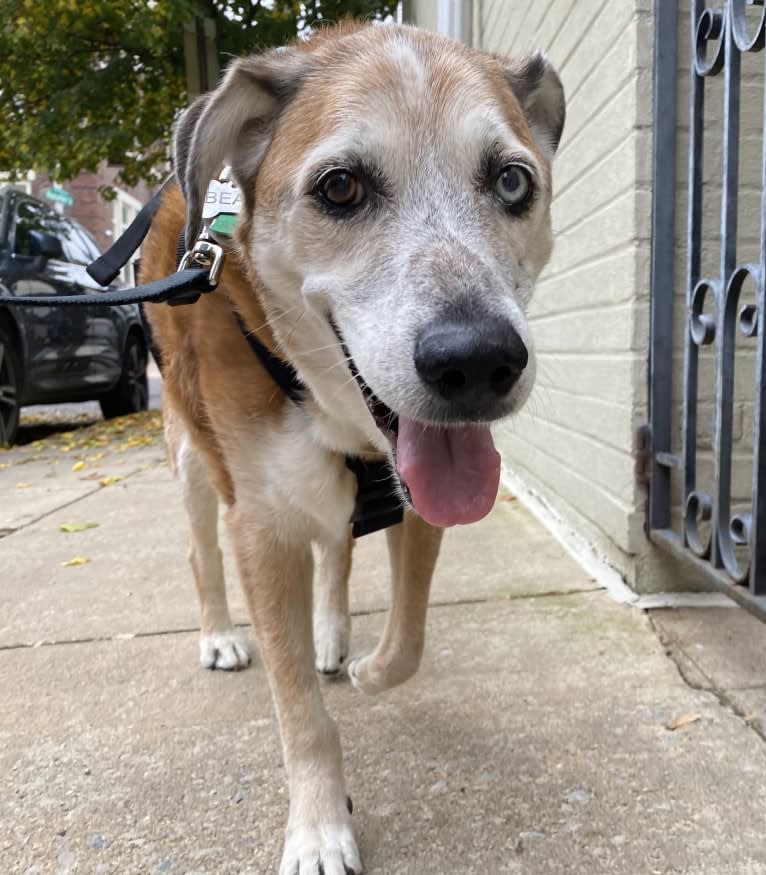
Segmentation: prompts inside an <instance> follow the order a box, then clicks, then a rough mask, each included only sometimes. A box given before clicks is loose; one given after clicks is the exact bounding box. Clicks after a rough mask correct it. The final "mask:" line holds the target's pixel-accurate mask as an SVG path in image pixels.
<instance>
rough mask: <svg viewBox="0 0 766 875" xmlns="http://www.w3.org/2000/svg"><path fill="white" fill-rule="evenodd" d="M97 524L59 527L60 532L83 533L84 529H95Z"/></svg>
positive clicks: (65, 524)
mask: <svg viewBox="0 0 766 875" xmlns="http://www.w3.org/2000/svg"><path fill="white" fill-rule="evenodd" d="M97 528H98V523H62V524H61V525H60V526H59V531H61V532H84V531H85V530H86V529H97Z"/></svg>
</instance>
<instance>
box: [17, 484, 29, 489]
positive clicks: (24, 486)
mask: <svg viewBox="0 0 766 875" xmlns="http://www.w3.org/2000/svg"><path fill="white" fill-rule="evenodd" d="M31 485H32V484H31V483H17V484H16V489H29V487H30V486H31Z"/></svg>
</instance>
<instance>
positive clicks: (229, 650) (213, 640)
mask: <svg viewBox="0 0 766 875" xmlns="http://www.w3.org/2000/svg"><path fill="white" fill-rule="evenodd" d="M199 661H200V662H201V663H202V666H203V668H209V669H220V670H221V671H241V670H242V669H243V668H247V667H248V665H250V650H249V648H248V645H247V644H246V643H245V641H244V640H243V638H242V637H241V636H240V635H239V634H238V633H237V632H235V631H234V629H228V630H227V631H226V632H216V633H214V634H212V635H202V636H200V639H199Z"/></svg>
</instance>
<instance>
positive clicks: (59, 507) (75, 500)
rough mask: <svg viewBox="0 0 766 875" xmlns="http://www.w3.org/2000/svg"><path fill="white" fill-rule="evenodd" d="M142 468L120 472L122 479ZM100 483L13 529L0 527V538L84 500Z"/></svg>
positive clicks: (22, 529)
mask: <svg viewBox="0 0 766 875" xmlns="http://www.w3.org/2000/svg"><path fill="white" fill-rule="evenodd" d="M142 470H144V469H143V468H136V470H135V471H130V472H129V473H127V474H122V475H121V477H122V480H129V479H130V478H131V477H135V475H136V474H140V473H141V471H142ZM104 488H105V487H103V486H102V485H101V484H100V483H99V484H97V485H96V486H95V487H94V488H93V489H90V490H88V492H84V493H83V494H82V495H78V496H77V498H73V499H72V500H71V501H65V502H64V504H59V505H57V506H56V507H54V508H52V509H51V510H46V511H45V513H41V514H40V516H37V517H35V518H34V519H31V520H28V521H27V522H25V523H22V524H21V525H20V526H17V527H16V528H15V529H0V538H5V537H8V536H10V535H14V534H16V532H23V531H24V529H28V528H29V527H30V526H33V525H35V523H39V522H40V521H41V520H44V519H47V518H48V517H49V516H53V514H54V513H58V512H59V511H60V510H66V509H67V508H68V507H72V506H73V505H75V504H77V503H78V502H80V501H84V500H85V499H86V498H90V497H91V495H96V494H97V493H98V492H100V491H101V490H102V489H104Z"/></svg>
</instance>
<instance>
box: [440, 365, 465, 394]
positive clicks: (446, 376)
mask: <svg viewBox="0 0 766 875" xmlns="http://www.w3.org/2000/svg"><path fill="white" fill-rule="evenodd" d="M439 383H440V384H441V385H442V386H444V388H445V389H453V390H455V389H462V388H463V386H465V374H464V373H463V372H462V371H458V370H456V369H453V370H449V371H445V372H444V373H443V374H442V375H441V378H440V379H439Z"/></svg>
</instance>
